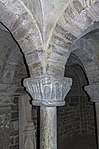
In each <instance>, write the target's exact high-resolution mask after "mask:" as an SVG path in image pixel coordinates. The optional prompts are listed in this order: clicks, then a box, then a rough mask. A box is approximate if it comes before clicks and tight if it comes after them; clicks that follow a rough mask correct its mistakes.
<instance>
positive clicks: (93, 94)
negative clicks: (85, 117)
mask: <svg viewBox="0 0 99 149" xmlns="http://www.w3.org/2000/svg"><path fill="white" fill-rule="evenodd" d="M85 91H86V92H87V93H88V95H89V97H90V100H91V101H92V102H95V108H96V121H97V142H98V149H99V83H96V84H92V85H88V86H85Z"/></svg>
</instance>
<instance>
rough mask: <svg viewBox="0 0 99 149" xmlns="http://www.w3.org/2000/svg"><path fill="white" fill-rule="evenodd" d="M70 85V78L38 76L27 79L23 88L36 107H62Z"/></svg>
mask: <svg viewBox="0 0 99 149" xmlns="http://www.w3.org/2000/svg"><path fill="white" fill-rule="evenodd" d="M71 85H72V79H70V78H65V77H64V78H59V79H57V78H53V77H52V76H47V75H45V76H40V77H35V78H27V79H25V80H24V86H25V87H26V90H27V91H28V92H29V93H30V95H31V96H32V98H33V102H32V104H33V105H36V106H42V105H45V106H62V105H64V104H65V101H64V99H65V96H66V95H67V93H68V92H69V90H70V88H71Z"/></svg>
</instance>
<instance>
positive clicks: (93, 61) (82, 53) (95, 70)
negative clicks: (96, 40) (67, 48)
mask: <svg viewBox="0 0 99 149" xmlns="http://www.w3.org/2000/svg"><path fill="white" fill-rule="evenodd" d="M86 36H87V35H86ZM93 48H95V47H94V46H93V45H92V43H91V42H90V41H88V40H87V39H85V38H84V37H83V38H81V39H79V40H78V41H77V42H76V43H75V45H74V46H73V48H72V52H73V54H75V55H76V56H77V57H78V58H79V59H80V61H81V63H82V65H83V66H84V71H85V73H86V75H87V77H88V80H89V83H90V84H92V83H96V82H98V81H99V64H98V58H97V55H96V53H95V50H94V49H93Z"/></svg>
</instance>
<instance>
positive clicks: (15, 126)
mask: <svg viewBox="0 0 99 149" xmlns="http://www.w3.org/2000/svg"><path fill="white" fill-rule="evenodd" d="M18 103H19V96H17V95H15V96H14V98H13V105H12V111H11V129H12V130H11V133H10V149H14V148H17V149H19V105H18Z"/></svg>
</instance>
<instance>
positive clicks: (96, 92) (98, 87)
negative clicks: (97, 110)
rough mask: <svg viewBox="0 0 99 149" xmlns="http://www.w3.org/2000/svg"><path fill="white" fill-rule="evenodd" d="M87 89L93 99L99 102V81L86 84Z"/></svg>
mask: <svg viewBox="0 0 99 149" xmlns="http://www.w3.org/2000/svg"><path fill="white" fill-rule="evenodd" d="M85 91H86V92H87V93H88V95H89V97H90V98H91V99H90V100H91V101H93V102H99V83H95V84H92V85H89V86H85Z"/></svg>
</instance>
